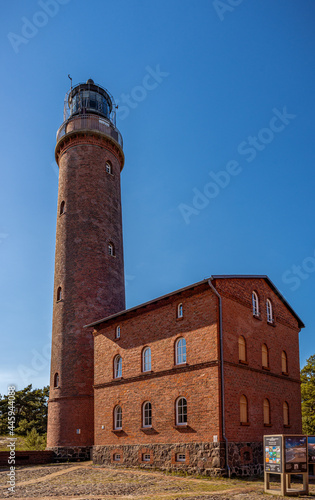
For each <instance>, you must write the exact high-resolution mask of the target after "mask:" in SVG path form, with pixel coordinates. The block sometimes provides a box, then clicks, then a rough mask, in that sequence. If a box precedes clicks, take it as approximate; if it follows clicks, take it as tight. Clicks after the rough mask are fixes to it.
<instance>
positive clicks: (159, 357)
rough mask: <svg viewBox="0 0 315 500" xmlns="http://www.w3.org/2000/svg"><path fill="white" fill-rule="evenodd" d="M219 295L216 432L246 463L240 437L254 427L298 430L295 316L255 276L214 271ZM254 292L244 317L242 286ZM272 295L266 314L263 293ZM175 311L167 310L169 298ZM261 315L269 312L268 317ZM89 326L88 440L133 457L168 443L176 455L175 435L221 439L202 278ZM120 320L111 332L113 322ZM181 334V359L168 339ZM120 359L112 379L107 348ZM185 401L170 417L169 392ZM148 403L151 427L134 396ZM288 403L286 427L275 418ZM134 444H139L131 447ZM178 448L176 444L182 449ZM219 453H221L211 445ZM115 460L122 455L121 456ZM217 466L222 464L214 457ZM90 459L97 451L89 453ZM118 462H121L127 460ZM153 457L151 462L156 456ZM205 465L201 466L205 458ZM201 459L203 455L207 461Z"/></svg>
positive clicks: (247, 293)
mask: <svg viewBox="0 0 315 500" xmlns="http://www.w3.org/2000/svg"><path fill="white" fill-rule="evenodd" d="M211 283H212V285H213V286H214V287H215V289H216V290H217V292H218V293H219V294H220V296H221V299H222V338H223V356H224V394H223V397H224V406H225V436H226V438H227V439H228V441H229V442H232V443H244V445H242V446H240V451H239V454H240V462H242V463H243V464H244V465H246V464H248V463H250V462H251V460H252V459H253V458H252V455H253V450H252V449H251V448H248V446H246V443H248V442H252V443H257V442H261V441H262V437H263V435H264V434H266V433H268V434H273V433H274V434H281V433H288V432H290V433H293V434H298V433H300V432H301V407H300V385H299V355H298V349H299V342H298V333H299V331H300V328H301V326H303V325H302V323H301V322H300V320H299V319H298V317H297V316H296V315H295V313H294V312H293V311H292V310H291V308H290V306H288V304H286V303H285V301H284V299H283V298H279V297H278V295H277V293H276V290H275V289H274V287H273V286H272V284H270V281H269V280H268V279H267V278H266V279H265V278H263V277H260V278H258V277H256V278H250V277H247V278H245V277H243V278H242V277H240V278H237V277H233V278H232V277H230V278H229V277H227V278H223V277H214V278H213V279H212V281H211ZM253 291H256V293H257V296H258V300H259V315H258V317H254V316H253V308H252V292H253ZM267 299H269V300H270V302H271V304H272V315H273V318H272V321H269V322H268V321H267V316H266V300H267ZM180 303H182V305H183V317H182V318H177V311H178V305H179V304H180ZM269 319H270V318H269ZM94 326H95V333H94V336H95V363H94V365H95V366H94V369H95V377H94V389H95V449H96V450H98V451H100V450H102V449H103V448H106V446H107V447H108V446H109V447H113V446H114V447H115V448H114V449H115V453H118V451H117V450H121V456H123V450H124V449H126V447H128V446H129V447H130V446H132V445H133V446H137V453H138V455H136V454H135V455H134V458H133V460H131V462H133V463H132V464H133V465H137V463H139V464H141V463H142V462H143V460H142V451H141V450H142V449H144V447H145V446H146V447H149V448H148V449H151V456H150V462H149V463H150V464H152V465H156V464H155V462H154V458H153V457H154V447H155V446H157V445H166V447H167V446H169V447H170V446H171V445H178V446H177V448H176V447H175V448H174V447H173V448H172V449H171V450H170V457H169V459H170V463H171V464H173V465H174V464H177V465H178V466H181V465H183V466H187V467H188V464H189V462H192V456H191V455H192V453H191V451H190V453H189V452H188V449H187V451H186V453H185V451H183V455H185V457H184V458H185V460H184V461H183V463H182V464H181V463H178V462H177V461H176V456H177V454H178V453H180V451H181V450H180V445H181V443H182V444H183V445H184V444H185V445H187V444H189V443H195V444H197V443H199V444H200V443H213V442H214V441H216V439H217V440H218V441H219V442H221V443H222V444H223V434H222V433H223V427H222V415H221V408H222V405H221V384H222V379H221V370H220V359H221V358H220V339H219V330H220V328H219V299H218V297H217V296H216V295H215V293H214V291H213V290H212V289H211V288H210V286H209V284H208V282H207V281H204V282H201V283H199V284H197V285H195V286H192V287H190V288H188V289H185V290H179V291H178V292H176V293H174V294H170V295H168V296H165V297H163V298H161V299H157V300H156V301H153V302H150V303H148V304H144V305H142V306H139V307H138V308H134V309H132V310H129V311H128V310H127V311H125V312H122V313H120V314H117V315H114V316H113V317H110V318H108V319H106V320H104V321H100V322H98V323H97V324H95V325H94ZM117 326H120V338H119V339H117V338H115V337H116V328H117ZM240 335H242V336H243V337H244V338H245V341H246V357H247V359H246V362H244V363H240V362H239V346H238V338H239V336H240ZM181 337H182V338H184V339H185V340H186V349H187V359H186V363H185V364H180V365H176V359H175V346H176V341H177V339H178V338H181ZM262 344H266V345H267V347H268V358H269V366H268V367H263V366H262ZM146 347H150V348H151V371H150V372H144V371H143V360H142V357H143V356H142V353H143V349H144V348H146ZM282 351H285V352H286V355H287V364H288V373H287V374H283V373H282V364H281V355H282ZM117 355H119V356H121V358H122V376H121V377H119V378H115V373H114V360H115V356H117ZM242 395H245V397H246V399H247V404H248V408H247V412H248V417H247V422H243V423H241V421H240V397H241V396H242ZM179 397H184V398H185V399H186V400H187V415H188V416H187V425H176V411H175V405H176V400H177V398H179ZM266 398H267V399H268V401H269V404H270V423H268V424H266V423H264V410H263V405H264V399H266ZM146 401H149V402H150V403H151V405H152V427H151V428H145V427H144V426H143V412H142V405H143V403H144V402H146ZM284 402H286V403H287V404H288V405H289V426H285V425H284V420H283V403H284ZM118 405H119V406H120V407H121V409H122V429H121V430H115V428H114V427H115V422H114V420H115V418H114V411H115V407H116V406H118ZM139 446H141V447H142V448H139ZM184 450H185V448H184ZM221 455H222V454H221ZM122 460H123V459H122ZM220 460H221V463H220V466H221V467H222V468H223V467H224V466H225V463H224V459H222V456H221V459H220ZM96 461H98V459H97V458H96ZM127 463H130V460H128V462H127ZM159 465H160V463H159ZM208 467H209V465H208ZM210 467H211V464H210Z"/></svg>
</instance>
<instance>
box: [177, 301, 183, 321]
mask: <svg viewBox="0 0 315 500" xmlns="http://www.w3.org/2000/svg"><path fill="white" fill-rule="evenodd" d="M183 316H184V310H183V304H178V306H177V317H178V318H182V317H183Z"/></svg>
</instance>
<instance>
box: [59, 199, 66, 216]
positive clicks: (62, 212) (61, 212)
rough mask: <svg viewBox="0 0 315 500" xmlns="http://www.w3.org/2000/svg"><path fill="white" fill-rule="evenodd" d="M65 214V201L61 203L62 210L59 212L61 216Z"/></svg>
mask: <svg viewBox="0 0 315 500" xmlns="http://www.w3.org/2000/svg"><path fill="white" fill-rule="evenodd" d="M64 213H65V202H64V201H62V202H61V203H60V210H59V214H60V215H62V214H64Z"/></svg>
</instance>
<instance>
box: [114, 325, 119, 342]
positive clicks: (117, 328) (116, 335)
mask: <svg viewBox="0 0 315 500" xmlns="http://www.w3.org/2000/svg"><path fill="white" fill-rule="evenodd" d="M115 337H116V339H120V326H119V325H118V326H116V333H115Z"/></svg>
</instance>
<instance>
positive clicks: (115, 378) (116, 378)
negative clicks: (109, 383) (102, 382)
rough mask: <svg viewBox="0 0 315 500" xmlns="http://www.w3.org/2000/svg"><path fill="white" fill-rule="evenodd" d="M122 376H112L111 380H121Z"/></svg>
mask: <svg viewBox="0 0 315 500" xmlns="http://www.w3.org/2000/svg"><path fill="white" fill-rule="evenodd" d="M122 379H123V377H114V378H113V380H122Z"/></svg>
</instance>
